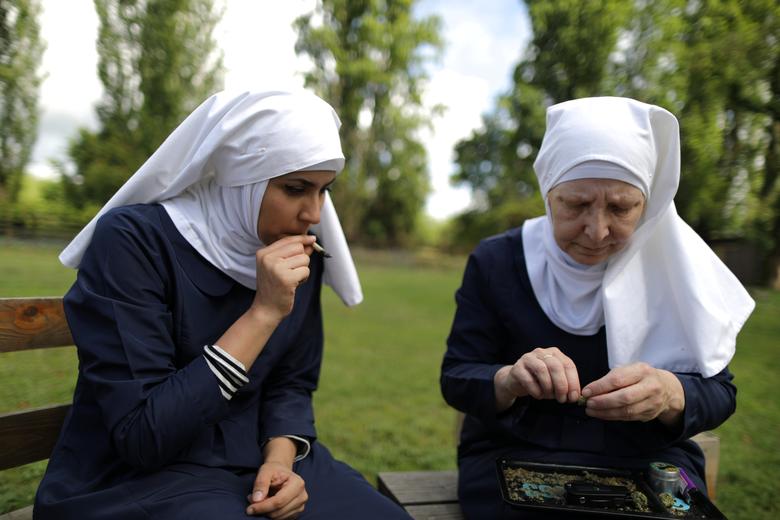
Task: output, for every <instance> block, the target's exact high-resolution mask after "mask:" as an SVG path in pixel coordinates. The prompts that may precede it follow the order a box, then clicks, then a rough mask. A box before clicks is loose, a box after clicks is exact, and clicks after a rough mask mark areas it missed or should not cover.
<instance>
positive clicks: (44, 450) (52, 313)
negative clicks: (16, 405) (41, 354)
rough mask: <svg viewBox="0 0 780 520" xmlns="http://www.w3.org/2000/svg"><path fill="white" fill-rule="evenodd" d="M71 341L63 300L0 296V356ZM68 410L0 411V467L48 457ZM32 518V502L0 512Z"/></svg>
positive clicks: (9, 518) (4, 519)
mask: <svg viewBox="0 0 780 520" xmlns="http://www.w3.org/2000/svg"><path fill="white" fill-rule="evenodd" d="M72 344H73V338H72V337H71V335H70V330H69V329H68V324H67V322H66V321H65V313H64V312H63V309H62V298H0V354H2V353H5V352H15V351H20V350H33V349H42V348H51V347H62V346H67V345H72ZM0 362H2V361H0ZM68 410H70V405H69V404H61V405H53V406H47V407H43V408H35V409H27V410H22V411H17V412H13V413H7V414H4V415H0V471H2V470H6V469H10V468H15V467H17V466H22V465H24V464H29V463H31V462H37V461H39V460H45V459H48V458H49V455H51V451H52V449H53V448H54V444H55V442H56V441H57V436H58V435H59V433H60V429H61V428H62V423H63V421H64V420H65V416H66V415H67V413H68ZM30 519H32V506H28V507H25V508H23V509H19V510H16V511H12V512H10V513H6V514H3V515H0V520H30Z"/></svg>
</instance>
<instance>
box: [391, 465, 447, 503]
mask: <svg viewBox="0 0 780 520" xmlns="http://www.w3.org/2000/svg"><path fill="white" fill-rule="evenodd" d="M377 488H378V489H379V492H380V493H382V494H383V495H385V496H387V497H389V498H391V499H393V500H394V501H395V502H397V503H399V504H401V505H402V506H409V505H423V504H442V503H447V502H452V503H457V501H458V495H457V493H458V472H457V470H451V471H404V472H382V473H379V475H377Z"/></svg>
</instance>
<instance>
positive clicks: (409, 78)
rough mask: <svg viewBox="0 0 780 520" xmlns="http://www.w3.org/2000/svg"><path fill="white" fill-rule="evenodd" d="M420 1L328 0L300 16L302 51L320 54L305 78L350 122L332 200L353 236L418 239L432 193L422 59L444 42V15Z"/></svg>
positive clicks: (346, 124)
mask: <svg viewBox="0 0 780 520" xmlns="http://www.w3.org/2000/svg"><path fill="white" fill-rule="evenodd" d="M414 3H415V0H400V1H395V0H394V1H390V0H373V1H368V0H323V1H322V2H321V3H320V4H318V8H317V11H316V12H315V13H313V14H309V15H305V16H302V17H301V18H299V19H298V20H296V22H295V25H296V27H297V29H298V31H299V37H298V42H297V44H296V51H297V52H298V53H304V54H306V55H308V56H309V57H310V58H311V59H312V61H313V62H314V67H313V69H312V70H311V72H309V73H307V75H306V84H307V86H310V87H313V88H314V89H315V90H316V91H317V92H318V93H319V94H320V95H321V96H322V97H323V98H325V99H326V100H328V101H329V102H330V103H331V104H332V105H333V107H334V108H335V109H336V112H338V114H339V117H340V118H341V121H342V128H341V136H342V144H343V147H344V151H345V155H346V156H347V165H346V167H345V169H344V171H343V172H342V173H341V174H340V175H339V180H338V182H337V183H336V185H335V186H334V190H333V198H334V202H335V204H336V207H337V208H338V210H339V215H340V217H341V220H342V223H343V225H344V230H345V232H346V234H347V236H348V238H350V239H351V240H353V241H362V242H364V243H371V244H379V245H387V244H394V245H398V244H406V243H409V242H410V241H411V240H412V238H413V234H414V226H415V222H416V221H417V219H418V215H419V213H420V212H421V210H422V208H423V205H424V201H425V196H426V195H427V193H428V191H429V182H428V174H427V166H426V163H427V161H426V154H425V149H424V147H423V146H422V144H421V143H420V141H419V139H418V137H417V132H418V130H419V129H420V128H421V127H423V126H424V125H427V124H428V121H429V118H430V116H431V114H429V113H427V111H426V110H425V109H424V107H423V106H422V100H421V88H422V84H423V82H424V81H425V79H426V75H425V72H424V70H423V65H424V64H425V63H426V62H427V61H428V60H429V59H430V58H431V52H436V51H437V50H438V49H439V48H440V46H441V40H440V36H439V32H440V28H439V25H440V22H439V19H438V18H435V17H430V18H425V19H422V20H416V19H414V18H413V17H412V15H411V13H412V10H413V6H414ZM320 22H321V23H320Z"/></svg>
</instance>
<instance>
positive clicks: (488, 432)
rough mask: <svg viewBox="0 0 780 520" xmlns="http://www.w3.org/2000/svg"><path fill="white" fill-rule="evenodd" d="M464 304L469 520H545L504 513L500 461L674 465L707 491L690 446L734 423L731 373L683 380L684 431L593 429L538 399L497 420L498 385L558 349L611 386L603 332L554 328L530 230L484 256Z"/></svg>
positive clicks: (446, 374) (464, 461)
mask: <svg viewBox="0 0 780 520" xmlns="http://www.w3.org/2000/svg"><path fill="white" fill-rule="evenodd" d="M456 301H457V310H456V313H455V317H454V320H453V324H452V330H451V332H450V336H449V338H448V340H447V352H446V354H445V356H444V361H443V364H442V374H441V390H442V393H443V395H444V398H445V399H446V401H447V402H448V403H449V404H450V405H452V406H453V407H455V408H457V409H458V410H460V411H462V412H464V413H465V414H466V416H465V420H464V423H463V430H462V433H461V438H460V444H459V446H458V467H459V485H458V487H459V489H458V492H459V496H460V499H461V505H462V508H463V511H464V513H465V514H466V517H467V518H473V519H485V518H491V519H495V518H536V517H542V518H546V517H544V516H543V515H531V514H529V513H527V512H526V513H522V512H518V511H516V510H512V509H511V508H510V507H508V506H505V505H504V504H503V502H502V500H501V496H500V491H499V486H498V480H497V471H496V465H495V461H496V459H497V458H498V457H500V456H508V457H511V458H515V459H518V460H526V461H537V462H545V463H554V464H574V465H583V466H603V467H620V468H632V469H645V468H646V467H647V464H648V463H649V462H651V461H666V462H670V463H672V464H675V465H677V466H681V467H683V468H685V469H686V471H687V472H688V473H689V475H691V477H692V478H693V479H694V480H696V481H697V483H698V484H699V486H700V487H703V475H704V457H703V455H702V452H701V450H700V449H699V448H698V446H697V445H696V444H695V443H694V442H693V441H691V440H689V438H690V437H691V436H693V435H695V434H697V433H699V432H702V431H705V430H710V429H713V428H715V427H717V426H718V425H720V424H721V423H722V422H723V421H725V420H726V419H727V418H728V417H729V416H730V415H731V414H732V413H734V409H735V407H736V387H735V386H734V385H733V384H732V383H731V380H732V378H733V376H732V375H731V373H730V372H729V371H728V370H727V369H725V370H723V371H722V372H721V373H719V374H717V375H715V376H713V377H710V378H703V377H701V376H700V375H698V374H680V373H678V374H676V375H677V377H678V378H679V379H680V382H681V383H682V386H683V389H684V391H685V411H684V415H683V418H682V421H681V422H680V424H679V427H677V428H676V429H669V428H667V427H666V426H664V425H663V424H661V423H660V422H659V421H657V420H654V421H649V422H644V423H643V422H638V421H635V422H624V421H604V420H600V419H593V418H590V417H588V416H587V415H585V411H584V409H583V407H579V406H577V405H576V404H559V403H558V402H557V401H555V400H535V399H533V398H531V397H525V398H521V399H518V400H517V401H515V403H514V405H513V406H512V407H511V408H510V409H509V410H506V411H504V412H502V413H497V411H496V406H495V395H494V389H493V376H494V375H495V373H496V372H497V371H498V369H499V368H501V367H502V366H504V365H510V364H514V363H515V362H516V361H517V360H518V359H519V358H520V357H521V356H522V355H523V354H525V353H526V352H529V351H531V350H533V349H534V348H537V347H552V346H556V347H558V348H559V349H560V350H561V351H562V352H563V353H564V354H566V355H567V356H569V357H570V358H571V359H572V361H574V364H575V365H576V367H577V372H578V374H579V378H580V383H581V385H582V386H583V387H584V386H585V385H586V384H588V383H589V382H591V381H594V380H596V379H599V378H600V377H602V376H604V375H605V374H606V373H607V372H608V371H609V367H608V364H607V350H606V336H605V331H604V328H603V327H602V328H601V329H600V330H599V331H598V333H596V334H595V335H593V336H577V335H573V334H569V333H568V332H566V331H564V330H562V329H560V328H558V327H557V326H556V325H555V324H553V323H552V322H551V321H550V320H549V319H548V318H547V316H546V315H545V313H544V311H543V310H542V308H541V307H540V306H539V303H538V302H537V300H536V298H535V296H534V293H533V289H532V288H531V282H530V280H529V278H528V272H527V270H526V265H525V257H524V253H523V240H522V231H521V228H517V229H513V230H510V231H508V232H506V233H504V234H501V235H498V236H495V237H491V238H489V239H486V240H484V241H483V242H482V243H481V244H480V245H479V246H478V247H477V248H476V250H475V251H474V252H473V253H472V255H471V256H470V257H469V260H468V264H467V266H466V270H465V273H464V276H463V283H462V285H461V287H460V289H459V290H458V291H457V293H456ZM557 516H560V515H557Z"/></svg>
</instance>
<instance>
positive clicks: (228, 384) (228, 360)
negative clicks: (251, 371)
mask: <svg viewBox="0 0 780 520" xmlns="http://www.w3.org/2000/svg"><path fill="white" fill-rule="evenodd" d="M203 355H204V356H205V357H206V363H207V364H208V366H209V368H210V369H211V371H212V372H214V375H215V376H217V383H219V391H220V392H222V396H223V397H224V398H225V399H227V400H230V399H232V398H233V394H235V393H236V392H237V391H238V389H239V388H241V387H242V386H244V385H245V384H247V383H248V382H249V377H247V373H246V368H244V364H243V363H241V362H240V361H239V360H237V359H236V358H234V357H233V356H231V355H230V354H228V353H227V352H225V351H224V350H222V349H221V348H219V347H218V346H217V345H205V346H204V347H203Z"/></svg>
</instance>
